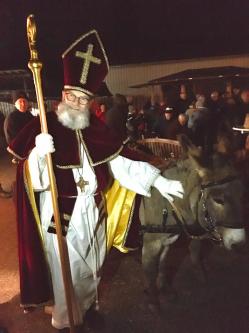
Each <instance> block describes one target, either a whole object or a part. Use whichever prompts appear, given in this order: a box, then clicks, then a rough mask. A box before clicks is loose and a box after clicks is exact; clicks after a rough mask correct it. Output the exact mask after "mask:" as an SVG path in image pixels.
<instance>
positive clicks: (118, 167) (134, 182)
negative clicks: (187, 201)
mask: <svg viewBox="0 0 249 333" xmlns="http://www.w3.org/2000/svg"><path fill="white" fill-rule="evenodd" d="M109 165H110V169H111V172H112V174H113V177H114V178H115V179H117V180H118V181H119V182H120V184H121V185H122V186H123V187H125V188H128V189H129V190H132V191H134V192H136V193H138V194H141V195H144V196H147V197H150V195H151V194H150V191H151V187H152V186H154V187H156V188H157V189H158V191H159V192H160V193H161V194H162V195H163V196H164V197H166V198H167V199H168V200H173V199H172V197H171V196H170V195H175V196H178V197H180V198H182V197H183V192H184V190H183V187H182V184H181V183H180V182H179V181H177V180H169V179H166V178H165V177H163V176H161V175H160V170H159V169H157V168H155V167H154V166H152V165H150V164H149V163H147V162H140V161H133V160H130V159H128V158H125V157H123V156H118V157H116V158H115V159H113V160H112V161H110V162H109Z"/></svg>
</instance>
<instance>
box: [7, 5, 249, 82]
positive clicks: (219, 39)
mask: <svg viewBox="0 0 249 333" xmlns="http://www.w3.org/2000/svg"><path fill="white" fill-rule="evenodd" d="M31 13H33V14H35V18H36V23H37V30H38V47H39V54H40V58H41V60H42V61H43V62H44V67H45V69H44V70H46V72H47V74H48V75H49V76H54V77H60V75H61V74H62V68H61V61H60V56H61V54H62V53H63V51H64V50H65V49H66V48H67V47H68V46H69V45H70V44H71V42H73V41H74V40H75V39H76V38H77V37H79V36H80V35H81V34H83V33H85V32H87V31H88V30H90V29H92V28H96V29H97V30H98V32H99V34H100V36H101V39H102V41H103V43H104V46H105V48H106V51H107V54H108V57H109V61H110V63H111V64H112V65H114V64H115V65H117V64H125V63H140V62H153V61H160V60H166V59H180V58H191V57H201V56H215V55H226V54H239V53H249V1H248V0H223V1H221V0H216V1H213V0H200V1H197V0H172V1H170V0H144V1H142V0H98V1H97V0H71V1H69V0H67V1H66V0H40V1H36V0H32V1H31V0H16V1H14V0H8V1H6V0H0V34H1V39H0V69H1V70H3V69H16V68H26V66H27V62H28V59H29V50H28V45H27V38H26V18H27V15H28V14H31Z"/></svg>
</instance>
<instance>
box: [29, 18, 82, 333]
mask: <svg viewBox="0 0 249 333" xmlns="http://www.w3.org/2000/svg"><path fill="white" fill-rule="evenodd" d="M27 37H28V43H29V49H30V61H29V63H28V67H29V68H30V70H31V71H32V73H33V79H34V84H35V90H36V96H37V102H38V107H39V110H40V121H41V132H42V133H48V127H47V119H46V112H45V107H44V100H43V93H42V84H41V69H42V63H41V61H40V60H39V58H38V52H37V50H36V25H35V21H34V16H33V15H29V16H28V18H27ZM46 161H47V167H48V175H49V182H50V189H51V195H52V203H53V210H54V219H55V225H56V233H57V239H58V246H59V253H60V261H61V269H62V276H63V282H64V288H65V296H66V303H67V310H68V318H69V325H70V333H74V332H75V330H74V320H73V311H72V294H71V291H72V276H71V270H70V262H69V256H68V249H67V243H66V241H65V240H64V239H63V236H62V229H61V221H60V213H59V207H58V201H57V187H56V181H55V176H54V171H53V164H52V158H51V154H47V156H46Z"/></svg>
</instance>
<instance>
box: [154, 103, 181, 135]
mask: <svg viewBox="0 0 249 333" xmlns="http://www.w3.org/2000/svg"><path fill="white" fill-rule="evenodd" d="M175 119H176V117H175V112H174V109H173V107H170V106H167V107H165V109H164V110H163V112H162V113H161V115H160V116H159V117H158V119H157V121H156V123H155V126H154V129H153V132H154V133H155V135H156V136H157V137H159V138H165V139H173V138H172V133H171V127H172V125H173V124H174V122H175Z"/></svg>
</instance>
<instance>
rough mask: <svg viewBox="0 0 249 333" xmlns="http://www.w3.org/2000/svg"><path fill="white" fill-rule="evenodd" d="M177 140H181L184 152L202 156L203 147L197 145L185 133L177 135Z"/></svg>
mask: <svg viewBox="0 0 249 333" xmlns="http://www.w3.org/2000/svg"><path fill="white" fill-rule="evenodd" d="M177 140H178V141H179V142H180V144H181V147H182V149H183V152H184V153H186V154H187V155H188V156H189V157H190V156H195V157H197V158H198V157H201V155H202V149H201V148H200V147H197V146H195V145H194V144H193V143H192V141H191V140H190V139H189V137H187V136H186V135H185V134H180V135H178V136H177Z"/></svg>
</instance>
